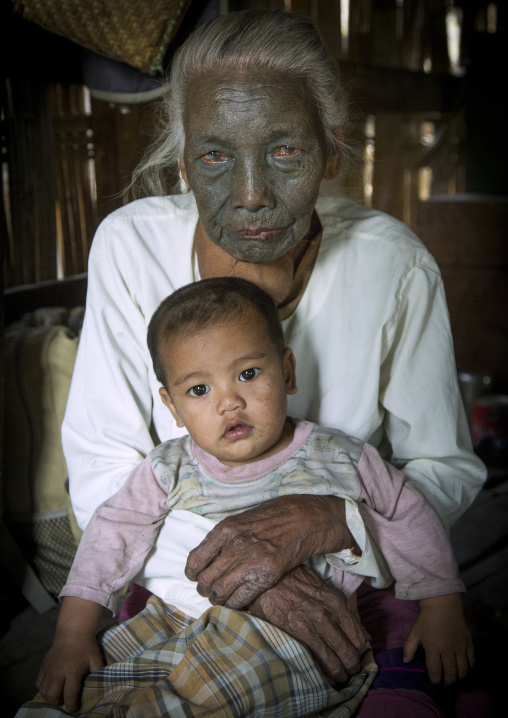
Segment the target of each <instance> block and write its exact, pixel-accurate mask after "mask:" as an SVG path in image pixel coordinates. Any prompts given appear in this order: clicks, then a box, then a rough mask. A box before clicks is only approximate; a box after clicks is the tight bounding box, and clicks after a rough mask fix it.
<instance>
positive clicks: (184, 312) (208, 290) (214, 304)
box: [147, 277, 284, 388]
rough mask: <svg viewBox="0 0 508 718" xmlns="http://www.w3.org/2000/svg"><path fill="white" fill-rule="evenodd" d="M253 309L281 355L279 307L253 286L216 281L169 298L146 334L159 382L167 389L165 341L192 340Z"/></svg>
mask: <svg viewBox="0 0 508 718" xmlns="http://www.w3.org/2000/svg"><path fill="white" fill-rule="evenodd" d="M251 309H254V310H255V311H256V312H258V314H260V315H261V316H262V317H263V319H264V320H265V323H266V329H267V334H268V337H269V339H270V341H271V342H273V344H274V346H275V347H276V349H277V350H278V351H280V353H281V355H282V353H283V351H284V336H283V333H282V326H281V323H280V319H279V314H278V311H277V306H276V305H275V302H274V301H273V299H272V298H271V296H270V295H269V294H267V292H265V291H264V290H263V289H260V287H258V286H257V285H255V284H253V283H252V282H248V281H247V280H246V279H240V278H238V277H213V278H211V279H202V280H201V281H199V282H193V283H192V284H186V285H185V286H184V287H180V289H177V290H176V291H175V292H173V293H172V294H170V295H169V296H168V297H166V299H164V300H163V301H162V302H161V304H160V305H159V307H158V308H157V309H156V311H155V313H154V315H153V316H152V318H151V320H150V324H149V325H148V333H147V343H148V349H149V350H150V355H151V357H152V362H153V369H154V372H155V376H156V377H157V379H158V380H159V382H160V383H161V384H162V385H163V386H166V378H165V376H164V366H163V363H162V358H161V352H160V347H161V344H162V342H163V341H164V340H165V339H167V338H168V337H170V336H172V335H173V336H176V335H178V336H179V337H180V338H181V337H182V336H183V337H186V336H190V335H192V334H193V333H194V332H196V331H200V330H201V329H204V328H206V327H209V326H211V325H213V324H218V323H220V322H228V321H232V320H235V319H240V318H242V317H244V316H245V315H246V314H247V312H248V311H249V310H251ZM166 388H167V387H166Z"/></svg>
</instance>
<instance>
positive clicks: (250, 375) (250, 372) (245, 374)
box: [238, 367, 259, 381]
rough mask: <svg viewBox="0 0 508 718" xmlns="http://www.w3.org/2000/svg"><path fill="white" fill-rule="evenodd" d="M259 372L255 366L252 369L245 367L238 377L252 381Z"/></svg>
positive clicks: (241, 379)
mask: <svg viewBox="0 0 508 718" xmlns="http://www.w3.org/2000/svg"><path fill="white" fill-rule="evenodd" d="M258 374H259V369H256V368H254V367H253V368H252V369H244V371H242V373H241V374H240V376H239V377H238V378H239V379H240V381H252V380H253V379H254V378H255V377H257V375H258Z"/></svg>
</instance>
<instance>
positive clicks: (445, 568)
mask: <svg viewBox="0 0 508 718" xmlns="http://www.w3.org/2000/svg"><path fill="white" fill-rule="evenodd" d="M358 472H359V474H360V478H361V481H362V492H361V495H360V498H359V502H358V508H359V511H360V514H361V516H362V518H363V520H364V522H365V526H366V527H367V529H368V531H369V533H370V536H371V538H372V539H373V541H374V542H375V543H376V545H377V548H378V549H379V551H380V553H381V554H382V555H383V557H384V559H385V561H386V563H387V565H388V567H389V569H390V571H391V574H392V576H393V578H394V579H395V595H396V596H397V598H401V599H413V600H414V599H424V598H431V597H434V596H442V595H445V594H449V593H458V592H462V591H464V590H465V588H464V584H463V583H462V581H461V580H460V577H459V570H458V566H457V563H456V561H455V558H454V556H453V551H452V548H451V545H450V541H449V539H448V535H447V532H446V530H445V528H444V526H443V524H442V522H441V520H440V519H439V516H438V515H437V513H436V512H435V510H434V509H433V508H432V506H431V505H430V504H429V502H428V501H426V499H425V498H424V496H423V495H422V494H421V493H420V492H419V491H418V490H417V489H416V488H415V487H414V486H412V485H411V483H410V482H409V481H408V480H407V479H406V477H405V476H404V474H403V473H402V472H400V471H398V470H397V469H395V468H394V467H393V466H390V464H388V463H387V462H385V461H383V459H382V458H381V457H380V455H379V453H378V452H377V451H376V449H374V447H372V446H369V445H368V444H366V445H365V448H364V451H363V453H362V456H361V457H360V461H359V463H358Z"/></svg>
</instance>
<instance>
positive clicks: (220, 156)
mask: <svg viewBox="0 0 508 718" xmlns="http://www.w3.org/2000/svg"><path fill="white" fill-rule="evenodd" d="M201 159H202V160H203V161H204V162H208V163H210V164H213V163H215V162H227V160H228V158H227V156H226V155H225V154H224V152H221V151H220V150H211V151H210V152H207V153H206V155H202V157H201Z"/></svg>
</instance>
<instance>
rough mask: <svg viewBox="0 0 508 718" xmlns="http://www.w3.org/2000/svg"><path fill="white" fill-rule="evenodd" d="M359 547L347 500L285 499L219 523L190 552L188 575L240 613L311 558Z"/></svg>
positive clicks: (201, 589) (201, 588)
mask: <svg viewBox="0 0 508 718" xmlns="http://www.w3.org/2000/svg"><path fill="white" fill-rule="evenodd" d="M349 547H355V551H356V552H357V553H359V552H360V550H359V548H358V547H357V546H356V545H355V542H354V539H353V537H352V536H351V534H350V532H349V529H348V527H347V523H346V519H345V507H344V500H343V499H339V498H337V497H335V496H312V495H305V494H304V495H294V496H282V497H279V498H276V499H273V500H272V501H267V502H266V503H263V504H261V505H260V506H257V507H256V508H254V509H249V510H248V511H244V512H242V513H240V514H236V515H235V516H230V517H228V518H226V519H223V520H222V521H220V522H219V523H218V524H217V526H215V527H214V528H213V529H212V530H211V531H210V533H209V534H208V535H207V536H206V538H205V539H204V540H203V541H202V542H201V543H200V544H199V546H197V547H196V548H195V549H194V550H193V551H191V552H190V554H189V557H188V559H187V566H186V569H185V575H186V576H187V578H189V579H190V580H191V581H197V582H198V585H197V590H198V593H199V594H200V595H201V596H206V597H208V599H209V601H210V602H211V603H213V604H219V605H225V606H227V607H228V608H236V609H241V608H244V607H245V606H248V605H249V604H250V603H252V601H254V600H255V599H256V598H257V597H258V596H259V595H260V594H261V593H263V592H264V591H266V590H267V589H269V588H270V587H271V586H273V585H274V584H276V583H277V581H279V580H280V579H281V578H282V577H283V576H284V575H285V574H286V573H287V572H288V571H290V570H291V569H292V568H295V567H296V566H299V565H300V564H301V563H303V562H304V561H306V560H307V559H308V558H310V557H311V556H317V555H318V554H322V553H333V552H336V551H341V550H342V549H345V548H349Z"/></svg>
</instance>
